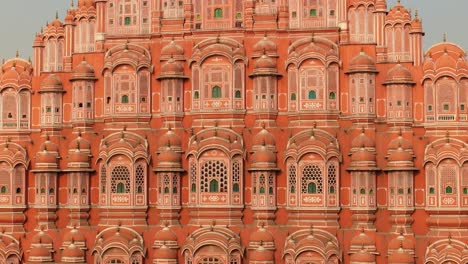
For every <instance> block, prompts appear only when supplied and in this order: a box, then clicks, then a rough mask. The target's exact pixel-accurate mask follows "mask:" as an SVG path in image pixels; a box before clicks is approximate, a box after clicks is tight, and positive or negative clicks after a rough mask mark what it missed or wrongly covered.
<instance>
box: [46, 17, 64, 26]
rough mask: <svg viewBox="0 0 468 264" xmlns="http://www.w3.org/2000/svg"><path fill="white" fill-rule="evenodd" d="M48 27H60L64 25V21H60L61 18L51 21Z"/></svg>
mask: <svg viewBox="0 0 468 264" xmlns="http://www.w3.org/2000/svg"><path fill="white" fill-rule="evenodd" d="M48 27H55V28H59V27H63V24H62V22H60V20H58V18H57V19H55V20H54V21H52V22H50V23H49V25H48Z"/></svg>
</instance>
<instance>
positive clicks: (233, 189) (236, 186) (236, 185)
mask: <svg viewBox="0 0 468 264" xmlns="http://www.w3.org/2000/svg"><path fill="white" fill-rule="evenodd" d="M232 191H233V192H239V184H238V183H235V184H233V185H232Z"/></svg>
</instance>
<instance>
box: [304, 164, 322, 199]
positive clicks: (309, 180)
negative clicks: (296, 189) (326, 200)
mask: <svg viewBox="0 0 468 264" xmlns="http://www.w3.org/2000/svg"><path fill="white" fill-rule="evenodd" d="M314 184H315V188H313V187H312V186H314ZM301 187H302V193H323V180H322V170H321V169H320V167H319V166H317V165H307V166H305V167H304V169H302V186H301Z"/></svg>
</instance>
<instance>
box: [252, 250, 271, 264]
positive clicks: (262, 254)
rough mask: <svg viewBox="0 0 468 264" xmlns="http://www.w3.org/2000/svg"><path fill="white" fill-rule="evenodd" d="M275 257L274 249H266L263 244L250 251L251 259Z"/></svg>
mask: <svg viewBox="0 0 468 264" xmlns="http://www.w3.org/2000/svg"><path fill="white" fill-rule="evenodd" d="M274 259H275V254H274V252H273V250H266V249H265V248H263V247H262V246H260V247H258V248H257V249H255V250H252V251H251V253H250V261H269V262H270V261H273V260H274Z"/></svg>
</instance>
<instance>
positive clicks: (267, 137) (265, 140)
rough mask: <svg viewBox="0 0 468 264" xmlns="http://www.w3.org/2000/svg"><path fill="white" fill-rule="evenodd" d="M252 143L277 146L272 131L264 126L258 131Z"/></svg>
mask: <svg viewBox="0 0 468 264" xmlns="http://www.w3.org/2000/svg"><path fill="white" fill-rule="evenodd" d="M252 145H258V146H263V145H265V146H275V145H276V142H275V137H274V136H273V135H272V134H271V133H270V132H268V130H266V129H265V128H263V129H262V130H260V132H258V133H257V135H255V137H254V139H253V142H252Z"/></svg>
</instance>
